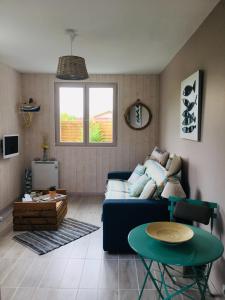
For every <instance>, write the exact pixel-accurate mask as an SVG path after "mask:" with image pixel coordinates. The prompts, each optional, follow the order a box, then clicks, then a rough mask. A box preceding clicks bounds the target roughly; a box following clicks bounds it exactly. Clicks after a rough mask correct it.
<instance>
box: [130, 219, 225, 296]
mask: <svg viewBox="0 0 225 300" xmlns="http://www.w3.org/2000/svg"><path fill="white" fill-rule="evenodd" d="M147 226H148V224H143V225H140V226H138V227H135V228H134V229H132V230H131V231H130V233H129V235H128V243H129V245H130V247H131V248H132V249H133V250H134V251H135V252H136V253H137V254H138V255H139V256H140V258H141V261H142V262H143V264H144V267H145V269H146V276H145V280H144V283H143V286H142V289H141V292H140V294H139V298H138V299H141V296H142V293H143V290H144V287H145V284H146V281H147V278H148V277H150V278H151V280H152V282H153V284H154V286H155V287H156V290H157V291H158V293H159V298H161V299H172V298H173V297H174V296H177V295H179V294H184V295H186V296H187V297H188V298H190V299H195V298H193V297H191V296H190V295H187V294H186V292H187V290H189V289H191V288H192V287H193V286H195V285H196V286H197V288H198V290H199V293H200V295H201V298H200V299H205V293H206V289H207V286H208V284H207V283H208V279H209V275H210V271H211V268H212V263H213V262H214V261H215V260H217V259H218V258H219V257H221V256H222V254H223V251H224V247H223V244H222V243H221V241H220V240H219V239H218V238H216V237H215V236H214V235H212V234H210V233H209V232H207V231H205V230H203V229H201V228H198V227H195V226H190V225H187V226H189V227H190V228H191V229H192V230H193V231H194V237H193V238H192V239H191V240H189V241H188V242H185V243H182V244H177V245H171V244H167V243H163V242H160V241H157V240H155V239H153V238H151V237H150V236H148V235H147V233H146V232H145V229H146V227H147ZM146 259H147V260H149V261H150V263H149V264H147V261H146ZM153 261H154V262H156V263H157V265H158V268H159V272H160V279H157V278H155V277H154V274H153V272H151V267H152V263H153ZM172 266H190V267H191V268H192V270H193V278H192V282H191V283H190V284H187V285H184V286H182V287H181V286H179V285H178V284H177V283H176V281H175V280H174V278H173V275H171V269H172V270H173V267H172ZM165 276H167V278H168V276H169V278H170V279H171V281H172V283H173V286H171V285H170V284H168V283H167V282H166V280H165ZM175 286H176V287H175ZM162 290H164V294H165V295H166V296H163V294H162ZM171 290H172V292H171Z"/></svg>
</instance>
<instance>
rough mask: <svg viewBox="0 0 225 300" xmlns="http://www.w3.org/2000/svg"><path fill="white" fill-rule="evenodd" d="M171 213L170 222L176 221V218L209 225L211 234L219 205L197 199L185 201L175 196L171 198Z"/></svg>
mask: <svg viewBox="0 0 225 300" xmlns="http://www.w3.org/2000/svg"><path fill="white" fill-rule="evenodd" d="M168 200H169V202H170V204H169V206H168V209H169V212H170V221H174V219H175V218H176V217H178V218H179V219H182V220H184V221H188V222H194V221H196V222H197V223H202V224H205V225H207V224H209V222H210V228H211V233H212V231H213V225H214V219H216V217H217V214H216V212H215V210H216V209H217V207H218V205H217V203H215V202H206V201H202V200H195V199H183V198H179V197H175V196H170V197H169V199H168Z"/></svg>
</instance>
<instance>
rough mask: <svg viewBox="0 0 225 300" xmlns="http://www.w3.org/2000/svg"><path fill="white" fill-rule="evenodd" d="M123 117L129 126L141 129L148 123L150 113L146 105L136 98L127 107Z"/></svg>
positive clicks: (150, 117)
mask: <svg viewBox="0 0 225 300" xmlns="http://www.w3.org/2000/svg"><path fill="white" fill-rule="evenodd" d="M124 118H125V121H126V123H127V125H128V126H129V127H130V128H132V129H135V130H141V129H144V128H146V127H147V126H148V125H149V124H150V122H151V119H152V113H151V111H150V109H149V108H148V106H147V105H145V104H144V103H142V102H141V100H140V99H138V100H137V101H136V102H135V103H134V104H132V105H130V106H129V107H128V108H127V110H126V112H125V114H124Z"/></svg>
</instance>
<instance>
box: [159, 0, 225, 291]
mask: <svg viewBox="0 0 225 300" xmlns="http://www.w3.org/2000/svg"><path fill="white" fill-rule="evenodd" d="M198 69H201V70H203V71H204V89H203V109H202V138H201V141H200V142H193V141H189V140H184V139H181V138H180V137H179V110H180V84H181V81H182V80H183V79H185V78H186V77H188V76H189V75H190V74H192V73H193V72H195V71H196V70H198ZM160 145H161V146H162V147H164V148H166V149H167V150H169V151H171V152H175V153H178V154H179V155H181V156H182V157H183V159H184V171H185V176H186V177H187V179H188V184H189V188H190V195H191V197H194V198H195V197H198V198H199V197H200V198H202V199H204V200H206V201H207V200H208V201H216V202H218V203H219V205H220V218H219V222H218V223H217V228H216V231H217V233H218V235H219V236H221V239H222V241H223V243H224V245H225V233H224V231H225V1H224V0H223V1H222V2H220V4H219V5H218V6H217V7H216V8H215V10H214V11H213V12H212V13H211V15H210V16H209V17H208V18H207V19H206V20H205V22H204V23H203V24H202V25H201V26H200V28H199V29H198V30H197V31H196V33H195V34H194V35H193V36H192V37H191V39H190V40H189V41H188V42H187V43H186V44H185V46H184V47H183V48H182V49H181V51H180V52H179V53H178V54H177V55H176V56H175V58H174V59H173V60H172V61H171V62H170V64H169V65H168V66H167V68H166V69H165V70H164V71H163V72H162V73H161V75H160ZM214 273H215V274H216V280H215V284H216V285H217V287H218V288H219V289H220V290H221V283H222V282H223V283H225V274H224V273H225V254H224V256H223V259H222V260H220V262H219V263H217V266H216V270H215V272H214ZM214 278H215V277H214Z"/></svg>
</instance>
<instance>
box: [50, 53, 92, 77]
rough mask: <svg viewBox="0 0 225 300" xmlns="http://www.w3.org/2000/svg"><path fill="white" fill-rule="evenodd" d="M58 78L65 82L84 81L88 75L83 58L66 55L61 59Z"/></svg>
mask: <svg viewBox="0 0 225 300" xmlns="http://www.w3.org/2000/svg"><path fill="white" fill-rule="evenodd" d="M56 77H57V78H59V79H64V80H83V79H87V78H88V73H87V69H86V65H85V60H84V58H83V57H80V56H75V55H66V56H60V57H59V63H58V69H57V74H56Z"/></svg>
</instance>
